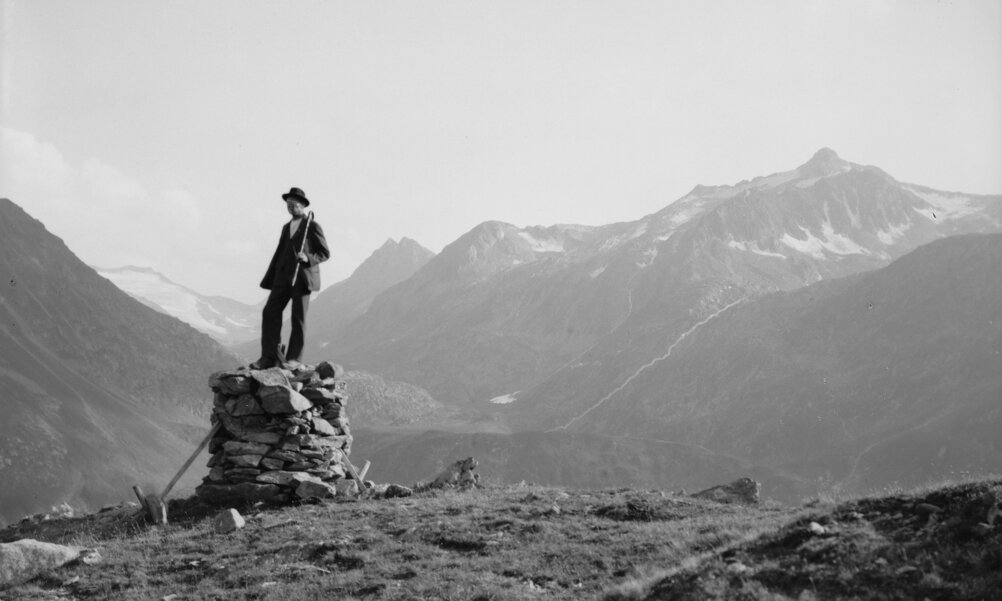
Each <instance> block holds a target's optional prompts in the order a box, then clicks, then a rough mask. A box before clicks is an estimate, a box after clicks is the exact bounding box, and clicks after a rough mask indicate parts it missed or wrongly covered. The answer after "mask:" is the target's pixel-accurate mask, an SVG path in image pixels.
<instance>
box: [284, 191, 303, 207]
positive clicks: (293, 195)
mask: <svg viewBox="0 0 1002 601" xmlns="http://www.w3.org/2000/svg"><path fill="white" fill-rule="evenodd" d="M290 198H295V199H298V200H301V201H303V205H304V206H307V207H308V206H310V199H309V198H306V194H305V193H304V192H303V191H302V190H300V189H299V188H289V191H288V192H286V193H285V194H283V195H282V200H289V199H290Z"/></svg>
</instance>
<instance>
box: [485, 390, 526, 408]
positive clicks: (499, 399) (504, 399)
mask: <svg viewBox="0 0 1002 601" xmlns="http://www.w3.org/2000/svg"><path fill="white" fill-rule="evenodd" d="M521 392H522V391H521V390H517V391H515V392H510V393H508V394H503V395H501V396H496V397H494V398H493V399H491V400H490V402H491V403H494V404H495V405H508V404H510V403H514V402H515V401H517V400H518V395H519V393H521Z"/></svg>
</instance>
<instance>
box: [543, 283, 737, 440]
mask: <svg viewBox="0 0 1002 601" xmlns="http://www.w3.org/2000/svg"><path fill="white" fill-rule="evenodd" d="M744 300H745V299H744V298H739V299H738V300H736V301H734V302H732V303H730V304H728V305H725V306H723V307H722V308H720V309H717V310H716V311H714V312H713V313H711V314H709V315H708V316H706V317H705V318H703V320H702V321H699V322H697V323H696V324H695V325H693V326H692V327H691V328H689V329H688V330H686V331H684V332H682V334H681V335H680V336H679V337H678V338H677V339H676V340H675V342H673V343H672V344H671V346H669V347H668V350H667V351H665V354H663V355H661V356H660V357H655V358H654V359H651V360H650V361H649V362H647V363H645V364H644V365H641V366H640V368H639V369H637V371H635V372H633V375H631V376H630V377H628V378H626V380H624V381H623V383H622V384H620V385H619V386H617V387H616V388H614V389H613V390H612V392H610V393H609V394H607V395H605V396H604V397H602V398H600V399H599V400H598V402H596V403H595V404H594V405H592V406H591V407H589V408H588V409H586V410H585V411H584V413H582V414H581V415H578V416H577V417H575V418H573V419H571V421H569V422H567V423H566V424H564V425H562V426H557V427H556V428H552V429H550V430H547V432H556V431H557V430H566V429H567V428H569V427H570V426H571V425H572V424H573V423H574V422H576V421H578V420H579V419H581V418H583V417H584V416H586V415H588V414H589V413H591V412H592V411H594V410H595V409H598V408H599V407H600V406H601V405H602V404H603V403H605V402H606V401H608V400H609V399H610V398H612V397H613V396H615V395H616V394H617V393H618V392H619V391H621V390H623V389H624V388H626V386H627V385H628V384H629V383H630V382H632V381H633V380H634V379H635V378H637V376H639V375H640V374H642V373H643V372H645V371H646V370H648V369H650V368H651V367H654V366H655V365H657V364H658V363H660V362H662V361H664V360H665V359H667V358H668V357H670V356H671V354H672V351H674V350H675V347H677V346H678V345H679V344H680V343H681V342H682V341H683V340H685V339H686V338H687V337H688V336H689V334H692V333H693V332H695V331H696V330H698V329H699V328H701V327H702V326H704V325H706V324H707V323H709V322H710V321H711V320H713V319H714V318H715V317H717V316H718V315H720V314H721V313H723V312H724V311H727V310H728V309H730V308H731V307H734V306H735V305H739V304H741V303H742V302H744Z"/></svg>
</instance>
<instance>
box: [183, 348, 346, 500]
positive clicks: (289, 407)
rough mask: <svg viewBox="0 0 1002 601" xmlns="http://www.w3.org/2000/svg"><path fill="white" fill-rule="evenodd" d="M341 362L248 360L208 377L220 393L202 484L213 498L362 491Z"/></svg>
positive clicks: (203, 493)
mask: <svg viewBox="0 0 1002 601" xmlns="http://www.w3.org/2000/svg"><path fill="white" fill-rule="evenodd" d="M341 376H342V370H341V368H340V367H339V366H337V365H332V364H330V363H327V362H323V363H320V364H319V365H317V366H316V367H315V368H312V367H309V366H304V367H303V368H302V369H299V370H297V371H296V372H292V371H289V370H286V369H282V368H279V367H273V368H270V369H264V370H253V369H247V368H241V369H238V370H234V371H223V372H217V373H214V374H212V375H211V376H210V377H209V387H210V388H212V391H213V392H214V393H215V398H214V401H213V408H212V424H213V425H215V424H217V423H218V424H219V428H218V430H217V432H216V434H215V436H213V438H212V440H211V441H210V442H209V453H211V454H212V458H211V459H210V460H209V463H208V467H209V468H210V471H209V475H208V476H206V477H205V478H204V479H203V481H202V483H201V484H200V485H199V486H198V488H196V489H195V494H196V495H197V496H198V498H199V499H201V500H203V501H205V502H207V503H211V504H214V505H229V504H241V503H247V502H256V501H265V502H271V503H285V502H289V501H292V500H295V499H297V498H299V499H308V498H330V497H334V496H337V495H343V496H352V495H355V494H357V493H358V490H359V488H360V486H361V483H358V482H355V481H354V480H352V479H351V478H350V477H349V476H348V475H347V474H350V473H351V471H350V470H346V469H345V464H346V463H347V461H348V459H347V458H348V454H349V453H350V452H351V443H352V436H351V431H350V429H349V427H348V417H347V416H346V415H345V410H344V406H345V402H346V398H345V392H344V389H345V382H344V381H343V380H341V379H340V377H341Z"/></svg>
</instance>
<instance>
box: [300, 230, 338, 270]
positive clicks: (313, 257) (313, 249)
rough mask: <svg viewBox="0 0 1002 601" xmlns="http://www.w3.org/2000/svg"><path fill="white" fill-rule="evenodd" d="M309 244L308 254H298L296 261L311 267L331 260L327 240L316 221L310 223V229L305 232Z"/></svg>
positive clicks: (307, 247)
mask: <svg viewBox="0 0 1002 601" xmlns="http://www.w3.org/2000/svg"><path fill="white" fill-rule="evenodd" d="M306 235H307V240H309V244H307V245H306V250H307V251H309V252H303V253H300V256H299V257H298V259H299V260H300V261H301V262H303V263H306V264H307V265H309V266H310V267H313V266H314V265H318V264H320V263H323V262H324V261H326V260H327V259H329V258H331V251H330V248H328V247H327V238H326V237H324V230H323V228H322V227H320V224H319V223H317V222H316V221H313V222H310V229H308V230H307V231H306Z"/></svg>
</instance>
